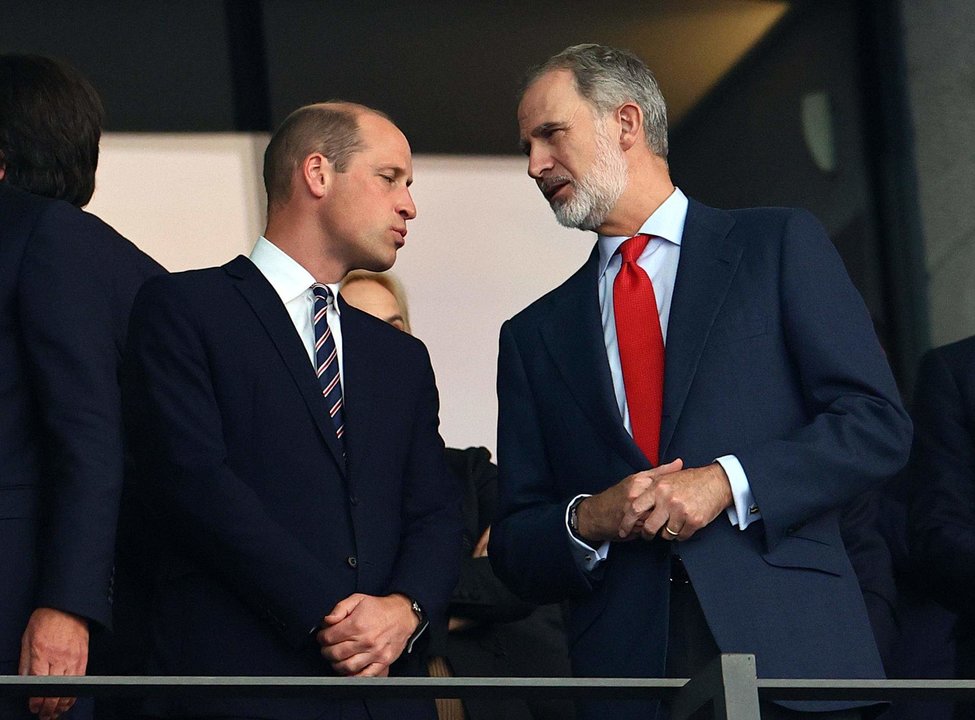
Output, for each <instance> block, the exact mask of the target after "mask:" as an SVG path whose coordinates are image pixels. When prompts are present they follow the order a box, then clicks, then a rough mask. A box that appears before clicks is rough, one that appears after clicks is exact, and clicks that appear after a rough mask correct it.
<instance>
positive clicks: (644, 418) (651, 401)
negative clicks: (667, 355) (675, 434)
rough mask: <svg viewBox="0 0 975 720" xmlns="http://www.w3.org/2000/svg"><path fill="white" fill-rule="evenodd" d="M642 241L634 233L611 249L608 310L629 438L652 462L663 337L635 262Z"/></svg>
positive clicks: (657, 435) (647, 279)
mask: <svg viewBox="0 0 975 720" xmlns="http://www.w3.org/2000/svg"><path fill="white" fill-rule="evenodd" d="M648 242H650V236H649V235H636V236H634V237H631V238H630V239H629V240H627V241H626V242H624V243H623V244H622V245H620V248H619V250H617V252H618V253H619V254H620V256H621V257H622V259H623V264H622V266H621V267H620V271H619V274H618V275H617V276H616V281H615V282H614V283H613V312H614V314H615V315H616V339H617V341H618V343H619V350H620V365H621V366H622V368H623V385H624V387H625V388H626V405H627V407H628V408H629V410H630V425H631V426H632V427H633V439H634V441H636V444H637V446H638V447H639V448H640V449H641V450H642V451H643V454H644V455H646V456H647V459H648V460H649V461H650V463H651V464H652V465H656V464H657V463H658V461H659V458H658V455H659V452H660V415H661V412H662V410H663V398H664V338H663V334H662V333H661V332H660V318H659V317H658V316H657V299H656V296H654V294H653V283H651V282H650V276H649V275H647V273H646V272H645V271H644V270H643V268H641V267H640V266H639V265H637V264H636V261H637V258H639V257H640V254H641V253H642V252H643V249H644V248H645V247H646V246H647V243H648Z"/></svg>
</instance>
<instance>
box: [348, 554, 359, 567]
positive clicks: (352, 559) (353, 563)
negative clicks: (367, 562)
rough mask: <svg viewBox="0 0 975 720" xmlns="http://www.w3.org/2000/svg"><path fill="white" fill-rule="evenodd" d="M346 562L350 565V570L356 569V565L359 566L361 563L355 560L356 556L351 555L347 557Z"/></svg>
mask: <svg viewBox="0 0 975 720" xmlns="http://www.w3.org/2000/svg"><path fill="white" fill-rule="evenodd" d="M345 561H346V562H347V563H349V567H350V568H354V567H355V566H356V565H358V564H359V561H358V560H356V559H355V555H349V557H347V558H346V559H345Z"/></svg>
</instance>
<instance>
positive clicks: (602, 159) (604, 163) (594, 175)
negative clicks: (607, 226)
mask: <svg viewBox="0 0 975 720" xmlns="http://www.w3.org/2000/svg"><path fill="white" fill-rule="evenodd" d="M604 131H605V123H603V124H602V126H601V127H599V128H597V132H596V157H595V160H594V161H593V165H592V167H591V168H590V169H589V172H588V173H586V175H585V176H584V177H582V178H580V179H578V180H573V181H572V195H571V196H570V197H569V198H568V199H567V200H564V201H559V200H553V201H552V203H551V206H552V210H553V212H555V219H556V220H558V221H559V224H560V225H564V226H565V227H570V228H578V229H580V230H595V229H596V228H598V227H599V226H600V225H602V224H603V223H604V222H605V221H606V216H607V215H609V213H610V211H611V210H612V209H613V208H614V207H615V206H616V203H617V202H618V201H619V199H620V196H621V195H622V194H623V191H624V190H625V189H626V157H625V156H624V155H623V151H622V150H620V148H619V145H616V144H614V143H613V142H612V141H611V140H610V138H609V135H608V133H606V132H604Z"/></svg>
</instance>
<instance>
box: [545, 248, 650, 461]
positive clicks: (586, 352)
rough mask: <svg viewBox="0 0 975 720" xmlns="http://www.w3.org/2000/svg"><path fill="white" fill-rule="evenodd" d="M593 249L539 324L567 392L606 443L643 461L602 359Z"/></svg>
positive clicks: (596, 264) (596, 255) (603, 349)
mask: <svg viewBox="0 0 975 720" xmlns="http://www.w3.org/2000/svg"><path fill="white" fill-rule="evenodd" d="M598 267H599V250H598V247H597V248H593V251H592V254H591V255H590V256H589V260H588V261H587V262H586V264H585V265H583V266H582V268H581V269H580V270H579V271H578V272H577V273H576V274H575V275H573V276H572V277H571V278H569V279H568V280H567V281H566V282H565V284H564V285H563V286H562V294H561V297H560V299H559V300H558V303H559V305H558V308H557V310H556V311H555V312H552V313H550V314H549V316H548V317H547V318H546V319H545V320H544V321H543V322H542V323H541V324H540V328H539V330H540V333H541V335H542V339H543V342H544V343H545V346H546V349H547V350H548V353H549V355H550V357H551V359H552V361H553V362H554V363H555V365H556V367H557V368H558V371H559V374H560V375H561V376H562V379H563V380H564V381H565V384H566V385H567V387H568V389H569V393H570V394H571V395H572V396H573V397H574V398H575V400H576V402H577V403H578V404H579V406H580V407H581V408H582V410H583V411H584V412H585V413H586V414H587V415H588V416H589V417H590V418H591V419H592V421H593V426H594V427H596V428H597V429H598V430H599V432H600V433H601V434H602V435H603V437H604V439H605V440H606V442H608V443H609V444H610V445H611V446H612V447H613V448H614V449H615V450H616V451H617V452H618V453H619V454H620V455H621V456H622V457H623V458H625V459H626V460H627V462H629V463H631V464H632V465H633V466H634V467H638V468H646V467H649V461H648V460H647V459H646V457H644V455H643V453H642V452H641V451H640V449H639V448H638V447H637V445H636V443H634V442H633V438H632V437H630V434H629V433H628V432H626V428H625V427H624V426H623V419H622V417H620V412H619V406H618V405H617V403H616V393H615V392H614V390H613V379H612V376H611V374H610V370H609V361H608V360H607V359H606V344H605V341H604V339H603V327H602V319H601V317H600V312H599V295H598V283H599V278H598V277H597V275H596V273H597V270H598Z"/></svg>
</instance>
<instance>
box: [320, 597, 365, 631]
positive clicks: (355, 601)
mask: <svg viewBox="0 0 975 720" xmlns="http://www.w3.org/2000/svg"><path fill="white" fill-rule="evenodd" d="M364 597H365V596H364V595H360V594H359V593H355V594H353V595H349V597H347V598H345V599H344V600H339V601H338V603H336V605H335V607H333V608H332V611H331V612H330V613H329V614H328V615H326V616H325V617H324V618H323V621H324V622H325V624H326V625H334V624H335V623H338V622H341V621H342V620H344V619H345V618H347V617H348V616H349V615H351V614H352V612H353V611H354V610H355V609H356V607H358V605H359V603H361V602H362V599H363V598H364Z"/></svg>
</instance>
